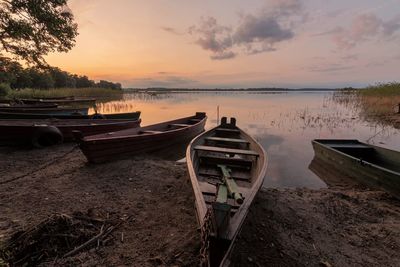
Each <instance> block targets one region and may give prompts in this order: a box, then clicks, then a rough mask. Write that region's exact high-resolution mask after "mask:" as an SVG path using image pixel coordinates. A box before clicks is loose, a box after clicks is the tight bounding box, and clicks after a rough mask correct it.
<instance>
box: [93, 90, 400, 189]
mask: <svg viewBox="0 0 400 267" xmlns="http://www.w3.org/2000/svg"><path fill="white" fill-rule="evenodd" d="M332 94H333V93H332V92H289V93H248V92H238V93H233V92H214V93H213V92H207V93H163V94H156V95H150V94H147V93H127V94H125V95H124V98H123V99H122V100H118V101H109V102H105V103H101V104H99V105H98V111H99V112H101V113H118V112H129V111H136V110H140V111H142V116H141V118H142V126H145V125H149V124H153V123H158V122H162V121H167V120H172V119H175V118H180V117H186V116H190V115H193V114H195V112H197V111H202V112H206V113H207V116H208V121H207V125H206V128H207V129H208V128H211V127H214V126H216V125H217V119H218V114H219V117H222V116H226V117H235V118H236V119H237V124H238V126H239V127H241V128H242V129H243V130H245V131H247V132H248V133H250V134H251V135H253V136H254V137H255V138H256V139H257V140H258V141H259V142H260V143H261V144H262V145H263V146H264V148H265V150H266V151H267V154H268V157H269V166H268V171H267V177H266V178H265V182H264V187H274V188H277V187H279V188H283V187H284V188H290V187H308V188H322V187H326V184H325V183H324V182H323V181H322V180H321V179H320V178H319V177H318V176H316V175H315V174H314V173H313V172H312V171H310V170H309V168H308V166H309V164H310V162H311V160H312V159H313V157H314V152H313V149H312V146H311V140H313V139H316V138H350V139H359V140H360V141H363V142H368V143H371V144H377V145H380V146H383V147H387V148H391V149H396V150H400V131H399V130H396V129H394V128H392V127H388V126H383V125H376V124H375V123H369V122H366V121H364V120H362V119H361V118H360V117H359V116H358V111H357V110H355V109H352V108H349V107H346V106H344V105H341V104H339V103H337V102H335V101H333V99H332ZM218 108H219V113H218V112H217V109H218Z"/></svg>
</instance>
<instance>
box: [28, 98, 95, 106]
mask: <svg viewBox="0 0 400 267" xmlns="http://www.w3.org/2000/svg"><path fill="white" fill-rule="evenodd" d="M21 101H22V102H23V103H26V104H43V103H48V104H58V105H72V104H87V105H94V104H96V99H95V98H75V97H73V98H55V99H46V98H41V99H21Z"/></svg>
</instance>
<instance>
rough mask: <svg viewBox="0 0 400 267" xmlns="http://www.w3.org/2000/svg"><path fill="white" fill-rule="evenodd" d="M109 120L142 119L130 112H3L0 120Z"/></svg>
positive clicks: (0, 113)
mask: <svg viewBox="0 0 400 267" xmlns="http://www.w3.org/2000/svg"><path fill="white" fill-rule="evenodd" d="M50 118H56V119H109V120H115V119H120V120H138V119H139V118H140V111H135V112H128V113H115V114H101V113H95V114H92V115H82V114H70V115H66V114H35V113H14V112H3V111H0V119H1V120H8V119H11V120H13V119H39V120H40V119H50Z"/></svg>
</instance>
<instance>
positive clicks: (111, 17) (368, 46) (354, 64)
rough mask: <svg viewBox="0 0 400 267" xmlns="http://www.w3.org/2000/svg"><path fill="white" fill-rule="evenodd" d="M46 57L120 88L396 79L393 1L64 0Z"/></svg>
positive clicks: (399, 7) (397, 20) (399, 23)
mask: <svg viewBox="0 0 400 267" xmlns="http://www.w3.org/2000/svg"><path fill="white" fill-rule="evenodd" d="M69 7H70V8H71V10H72V12H73V13H74V15H75V19H76V21H77V22H78V25H79V36H78V37H77V40H76V46H75V47H74V48H73V49H72V50H71V51H70V52H68V53H66V54H52V55H49V56H48V57H47V59H48V62H49V63H50V64H51V65H54V66H58V67H60V68H62V69H64V70H67V71H69V72H72V73H77V74H85V75H88V76H89V77H90V78H92V79H95V80H99V79H107V80H111V81H115V82H121V83H122V84H123V86H124V87H182V88H188V87H189V88H214V87H221V88H231V87H233V88H242V87H272V86H279V87H291V88H298V87H339V86H364V85H368V84H370V83H375V82H384V81H394V80H399V74H400V0H384V1H382V0H347V1H345V0H337V1H326V0H307V1H305V0H304V1H300V0H202V1H200V0H198V1H194V0H148V1H139V0H114V1H107V0H85V1H82V0H70V1H69Z"/></svg>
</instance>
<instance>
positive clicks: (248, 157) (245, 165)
mask: <svg viewBox="0 0 400 267" xmlns="http://www.w3.org/2000/svg"><path fill="white" fill-rule="evenodd" d="M186 160H187V166H188V170H189V175H190V180H191V182H192V187H193V191H194V195H195V201H196V203H195V207H196V213H197V219H198V221H199V224H200V226H201V233H202V242H203V244H202V251H201V254H202V255H203V259H202V263H203V264H206V265H207V264H208V266H211V267H214V266H229V258H230V253H231V251H232V249H233V246H234V241H235V238H236V236H237V235H238V233H239V232H240V230H241V226H242V224H243V221H244V219H245V218H246V215H247V213H248V210H249V207H250V205H251V203H252V201H253V199H254V197H255V196H256V194H257V192H258V191H259V189H260V187H261V186H262V183H263V181H264V177H265V173H266V170H267V155H266V153H265V151H264V149H263V148H262V146H261V145H260V144H259V143H258V142H257V141H256V140H255V139H253V138H252V137H251V136H250V135H248V134H247V133H246V132H244V131H243V130H241V129H240V128H239V127H237V126H236V120H235V118H231V121H230V123H228V122H227V119H226V118H225V117H224V118H222V120H221V124H220V125H219V126H217V127H215V128H213V129H211V130H209V131H206V132H204V133H203V134H201V135H199V136H197V137H196V138H195V139H194V140H193V141H192V142H191V143H190V145H189V146H188V148H187V152H186ZM207 248H208V249H207Z"/></svg>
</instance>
